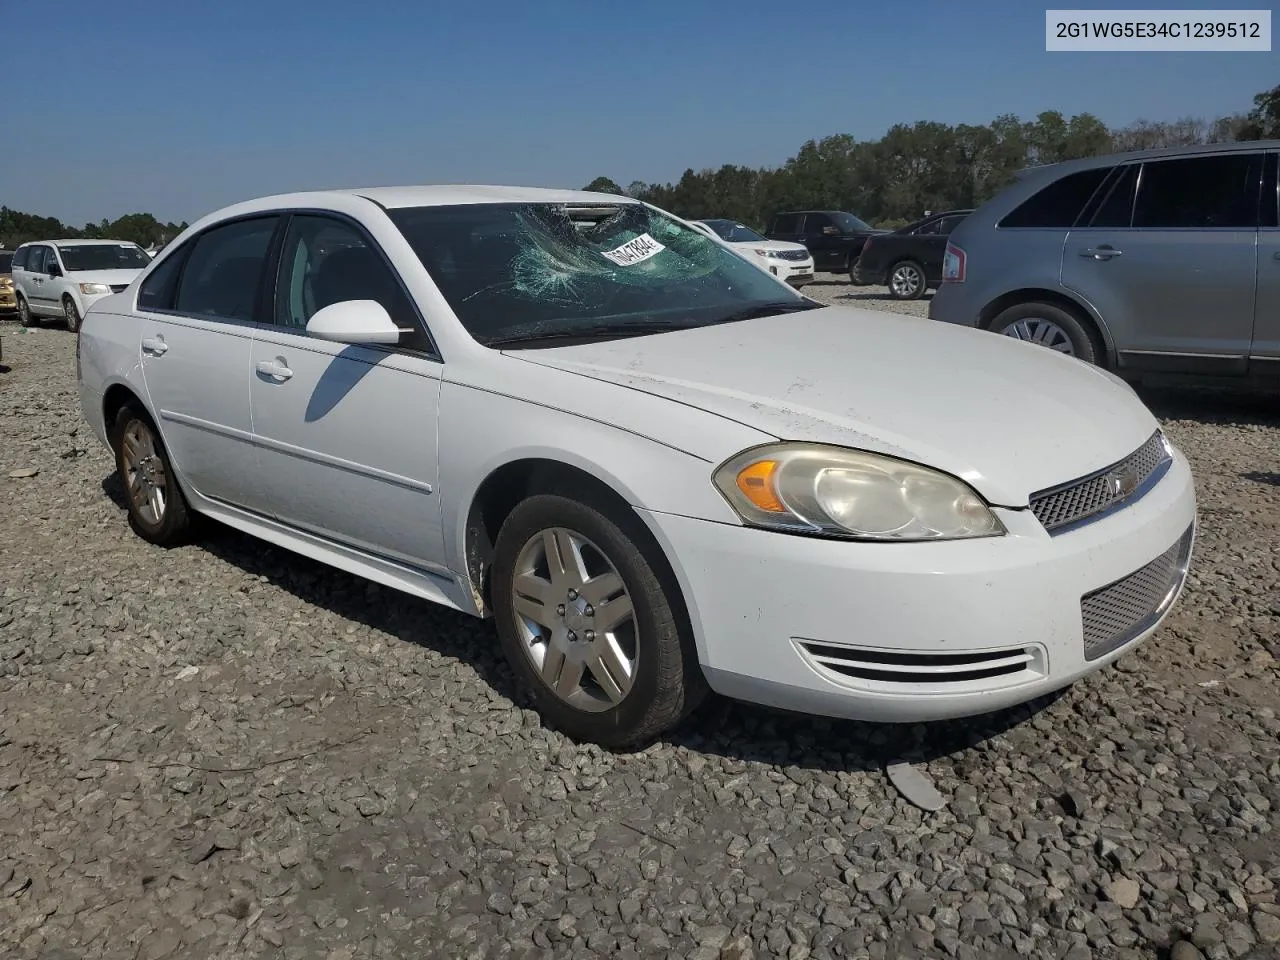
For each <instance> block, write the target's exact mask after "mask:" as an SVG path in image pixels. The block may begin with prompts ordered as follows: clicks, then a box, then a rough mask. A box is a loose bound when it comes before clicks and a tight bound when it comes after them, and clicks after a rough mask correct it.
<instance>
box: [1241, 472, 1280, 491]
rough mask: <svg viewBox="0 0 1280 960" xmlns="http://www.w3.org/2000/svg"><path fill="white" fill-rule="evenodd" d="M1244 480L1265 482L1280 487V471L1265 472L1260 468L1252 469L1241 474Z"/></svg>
mask: <svg viewBox="0 0 1280 960" xmlns="http://www.w3.org/2000/svg"><path fill="white" fill-rule="evenodd" d="M1240 478H1241V479H1242V480H1252V481H1253V482H1254V483H1265V484H1267V485H1268V486H1272V487H1280V473H1264V472H1262V471H1260V470H1250V471H1249V472H1248V473H1242V474H1240Z"/></svg>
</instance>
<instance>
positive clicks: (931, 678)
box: [795, 639, 1044, 688]
mask: <svg viewBox="0 0 1280 960" xmlns="http://www.w3.org/2000/svg"><path fill="white" fill-rule="evenodd" d="M795 643H796V645H797V646H798V647H799V648H800V650H801V651H802V652H803V653H804V654H805V655H806V657H807V658H808V659H809V661H810V662H811V663H812V664H813V665H814V666H815V667H817V669H818V670H819V672H821V673H825V674H827V675H829V676H832V678H833V679H836V680H838V681H840V682H844V683H850V682H854V683H858V684H860V685H864V686H870V687H877V686H887V685H895V686H897V685H908V686H928V687H930V688H941V687H945V686H946V685H949V684H965V685H971V684H973V683H975V682H976V683H980V684H984V685H987V686H1003V685H1008V684H1010V683H1017V682H1020V681H1023V680H1025V679H1027V678H1028V677H1029V676H1039V675H1041V674H1042V673H1043V671H1044V663H1043V657H1042V655H1041V654H1040V652H1039V651H1038V650H1037V649H1036V648H1034V647H1012V648H1003V649H998V650H978V651H968V652H964V653H918V652H914V651H902V650H880V649H872V648H867V647H850V646H845V645H843V644H833V643H822V642H818V641H815V640H801V639H795Z"/></svg>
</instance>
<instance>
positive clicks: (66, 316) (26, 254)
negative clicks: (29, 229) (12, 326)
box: [13, 240, 151, 331]
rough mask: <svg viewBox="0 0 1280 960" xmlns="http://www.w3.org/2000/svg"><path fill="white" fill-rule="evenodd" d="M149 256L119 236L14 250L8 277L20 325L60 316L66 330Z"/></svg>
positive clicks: (77, 324)
mask: <svg viewBox="0 0 1280 960" xmlns="http://www.w3.org/2000/svg"><path fill="white" fill-rule="evenodd" d="M150 263H151V258H150V257H148V256H147V254H146V252H145V251H144V250H143V249H142V248H141V247H139V246H138V245H137V244H136V243H128V242H127V241H124V240H46V241H42V242H38V243H24V244H22V246H20V247H18V249H17V250H15V251H14V256H13V281H14V286H15V287H16V291H15V292H16V295H17V300H18V304H17V306H18V316H19V317H21V319H22V324H23V326H33V325H36V324H39V322H40V319H41V318H42V317H62V318H63V320H65V321H66V324H67V329H68V330H71V331H76V330H79V329H80V318H81V317H83V316H84V315H85V312H86V311H87V310H88V309H89V307H90V306H91V305H92V304H93V303H95V302H96V301H98V300H101V299H102V298H103V297H108V296H110V295H111V294H113V293H119V292H120V291H122V290H124V289H125V288H126V287H128V286H129V284H130V283H132V282H133V279H134V278H135V277H136V276H137V275H138V274H140V273H141V272H142V270H143V268H144V267H146V266H148V265H149V264H150Z"/></svg>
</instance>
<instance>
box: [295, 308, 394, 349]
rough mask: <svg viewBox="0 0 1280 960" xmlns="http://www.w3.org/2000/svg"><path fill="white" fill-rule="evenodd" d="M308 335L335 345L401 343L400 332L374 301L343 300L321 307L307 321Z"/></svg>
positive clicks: (384, 309)
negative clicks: (332, 342) (329, 341)
mask: <svg viewBox="0 0 1280 960" xmlns="http://www.w3.org/2000/svg"><path fill="white" fill-rule="evenodd" d="M307 333H309V334H311V336H313V337H319V338H320V339H321V340H332V341H334V342H335V343H357V344H360V343H389V344H395V343H399V342H400V328H399V327H397V326H396V325H395V323H394V322H393V321H392V319H391V314H389V313H387V308H386V307H384V306H383V305H382V304H380V303H378V301H376V300H343V301H342V302H341V303H331V304H329V306H327V307H321V308H320V309H319V310H317V311H316V312H315V314H314V315H313V316H312V317H311V319H310V320H308V321H307Z"/></svg>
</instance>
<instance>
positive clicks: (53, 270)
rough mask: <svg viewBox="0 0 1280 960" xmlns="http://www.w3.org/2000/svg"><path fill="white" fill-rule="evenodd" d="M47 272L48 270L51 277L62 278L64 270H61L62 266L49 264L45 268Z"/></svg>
mask: <svg viewBox="0 0 1280 960" xmlns="http://www.w3.org/2000/svg"><path fill="white" fill-rule="evenodd" d="M45 270H47V271H48V272H49V276H51V277H60V276H62V268H61V267H60V266H58V265H57V264H56V263H50V264H48V265H47V266H46V267H45Z"/></svg>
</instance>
